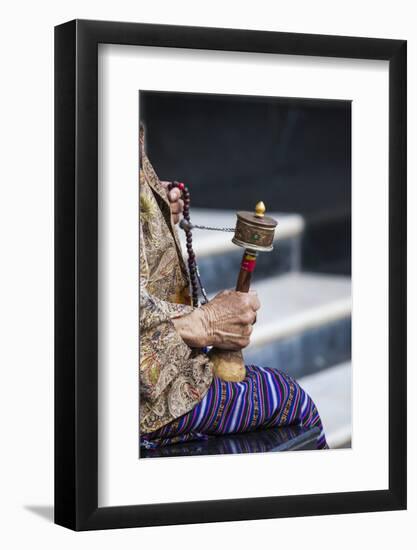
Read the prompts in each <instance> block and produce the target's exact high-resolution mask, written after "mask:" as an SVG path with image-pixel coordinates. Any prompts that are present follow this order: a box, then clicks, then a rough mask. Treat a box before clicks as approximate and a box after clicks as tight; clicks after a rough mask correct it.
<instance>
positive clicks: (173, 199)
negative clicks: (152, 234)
mask: <svg viewBox="0 0 417 550" xmlns="http://www.w3.org/2000/svg"><path fill="white" fill-rule="evenodd" d="M169 183H170V182H169V181H161V184H162V185H163V186H164V187H165V188H167V187H168V184H169ZM167 195H168V200H169V202H170V207H171V216H172V222H173V223H174V224H177V223H178V222H179V221H180V217H181V214H182V211H183V209H184V201H183V200H182V199H181V198H180V197H181V191H180V190H179V189H177V188H176V187H174V189H171V191H168V193H167Z"/></svg>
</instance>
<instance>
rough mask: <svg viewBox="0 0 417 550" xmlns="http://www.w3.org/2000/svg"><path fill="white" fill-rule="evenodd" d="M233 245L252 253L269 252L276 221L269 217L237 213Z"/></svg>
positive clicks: (271, 246) (271, 247)
mask: <svg viewBox="0 0 417 550" xmlns="http://www.w3.org/2000/svg"><path fill="white" fill-rule="evenodd" d="M236 216H237V221H236V228H235V235H234V237H233V239H232V242H233V243H234V244H237V245H238V246H242V247H243V248H246V249H248V250H253V251H254V252H270V251H271V250H272V249H273V241H274V235H275V228H276V226H277V223H278V222H277V221H276V220H274V219H273V218H270V217H269V216H263V215H262V216H259V215H256V214H254V213H253V212H245V211H242V212H237V213H236Z"/></svg>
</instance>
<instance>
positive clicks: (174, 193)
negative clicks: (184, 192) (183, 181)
mask: <svg viewBox="0 0 417 550" xmlns="http://www.w3.org/2000/svg"><path fill="white" fill-rule="evenodd" d="M180 197H181V191H180V190H179V189H177V188H176V187H174V189H171V191H170V192H169V193H168V199H169V202H177V201H178V199H179V198H180Z"/></svg>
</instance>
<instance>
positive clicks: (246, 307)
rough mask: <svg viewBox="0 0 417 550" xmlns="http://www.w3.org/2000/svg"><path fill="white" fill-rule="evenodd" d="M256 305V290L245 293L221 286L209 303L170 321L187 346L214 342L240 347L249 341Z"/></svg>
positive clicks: (219, 346) (222, 347)
mask: <svg viewBox="0 0 417 550" xmlns="http://www.w3.org/2000/svg"><path fill="white" fill-rule="evenodd" d="M259 308H260V303H259V299H258V296H257V294H256V292H255V291H252V290H251V291H250V292H248V293H246V292H237V291H235V290H224V291H223V292H220V293H219V294H217V295H216V296H215V297H214V298H213V299H212V300H210V302H208V304H205V305H203V306H201V307H200V308H198V309H195V310H194V311H193V312H192V313H190V314H189V315H185V316H184V317H179V318H177V319H174V320H173V322H174V325H175V328H176V330H177V332H178V333H179V334H180V336H181V337H182V339H183V340H184V342H185V343H186V344H188V345H189V346H190V347H195V348H197V347H205V346H215V347H216V348H220V349H227V350H240V349H242V348H245V347H246V346H247V345H249V341H250V335H251V333H252V325H253V324H254V323H255V321H256V311H257V310H258V309H259Z"/></svg>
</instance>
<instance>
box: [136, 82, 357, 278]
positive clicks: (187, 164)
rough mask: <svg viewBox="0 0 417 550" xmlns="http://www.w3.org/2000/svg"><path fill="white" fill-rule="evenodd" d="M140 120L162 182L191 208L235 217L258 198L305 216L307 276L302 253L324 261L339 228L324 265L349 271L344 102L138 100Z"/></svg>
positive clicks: (147, 96)
mask: <svg viewBox="0 0 417 550" xmlns="http://www.w3.org/2000/svg"><path fill="white" fill-rule="evenodd" d="M140 118H141V120H142V122H143V123H144V124H145V126H146V148H147V152H148V155H149V158H150V159H151V162H152V164H153V165H154V167H155V169H156V171H157V173H158V175H159V177H160V178H161V179H167V180H174V179H175V180H179V181H184V182H185V183H187V185H188V186H189V187H190V191H191V199H192V205H195V206H199V207H205V208H228V209H233V210H239V209H252V208H253V206H254V203H255V202H256V201H257V200H263V201H264V202H265V204H266V206H267V209H268V210H270V211H280V212H297V213H301V214H303V215H304V216H305V218H306V221H307V223H308V230H307V233H306V243H309V244H308V250H307V251H306V252H307V253H306V255H305V261H306V262H307V264H306V265H307V268H311V265H310V263H309V259H308V258H309V254H308V251H309V250H310V249H314V248H319V249H320V250H321V252H322V254H324V255H326V253H325V250H323V247H324V249H325V248H326V242H325V240H324V241H323V237H324V239H325V236H326V232H327V231H330V232H331V231H332V228H333V229H335V228H336V227H337V238H336V242H334V241H335V236H334V235H333V238H332V243H331V249H332V251H331V254H330V253H329V254H330V256H331V257H330V258H326V259H325V260H326V263H327V264H328V263H329V260H330V264H331V263H332V262H333V260H335V261H336V260H337V262H339V263H340V261H342V263H343V264H345V265H344V267H342V268H340V266H339V268H338V270H340V269H341V271H342V272H346V271H347V269H350V209H351V103H350V101H335V100H310V99H294V98H270V97H252V96H228V95H216V94H185V93H167V92H141V93H140ZM333 226H334V227H333ZM314 235H319V240H318V241H317V240H315V237H314ZM309 238H310V241H311V242H309V240H308V239H309ZM335 256H338V258H335ZM313 264H314V261H313ZM313 267H314V266H313Z"/></svg>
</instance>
